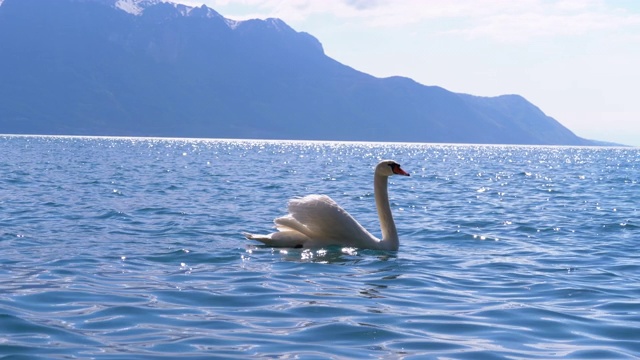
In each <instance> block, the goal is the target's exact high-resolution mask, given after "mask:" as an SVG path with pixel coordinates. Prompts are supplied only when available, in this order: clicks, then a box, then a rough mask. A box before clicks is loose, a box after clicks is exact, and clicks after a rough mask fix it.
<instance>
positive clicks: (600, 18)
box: [171, 0, 640, 146]
mask: <svg viewBox="0 0 640 360" xmlns="http://www.w3.org/2000/svg"><path fill="white" fill-rule="evenodd" d="M171 1H172V2H178V3H183V4H186V5H190V6H201V5H206V6H208V7H210V8H212V9H214V10H216V11H217V12H218V13H220V14H221V15H223V16H224V17H226V18H229V19H233V20H246V19H252V18H258V19H266V18H270V17H275V18H280V19H282V20H283V21H285V22H286V23H287V24H288V25H289V26H291V27H292V28H293V29H295V30H296V31H304V32H307V33H310V34H311V35H313V36H314V37H316V38H317V39H318V40H319V41H320V42H321V43H322V45H323V47H324V50H325V53H326V54H327V55H328V56H330V57H332V58H333V59H335V60H337V61H339V62H341V63H343V64H345V65H348V66H351V67H352V68H355V69H357V70H359V71H362V72H365V73H368V74H371V75H373V76H377V77H388V76H405V77H409V78H412V79H413V80H415V81H417V82H419V83H421V84H424V85H437V86H441V87H443V88H445V89H447V90H450V91H453V92H458V93H466V94H472V95H477V96H497V95H503V94H518V95H522V96H523V97H525V98H526V99H527V100H529V101H530V102H531V103H533V104H534V105H536V106H537V107H539V108H540V109H541V110H542V111H543V112H545V113H546V114H547V115H549V116H551V117H553V118H555V119H556V120H558V121H559V122H560V123H561V124H563V125H564V126H565V127H567V128H569V129H570V130H572V131H573V132H574V133H576V134H577V135H578V136H581V137H584V138H588V139H595V140H602V141H611V142H616V143H620V144H626V145H634V146H640V1H639V0H517V1H512V0H289V1H282V0H280V1H279V0H171Z"/></svg>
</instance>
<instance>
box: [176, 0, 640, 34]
mask: <svg viewBox="0 0 640 360" xmlns="http://www.w3.org/2000/svg"><path fill="white" fill-rule="evenodd" d="M175 1H179V2H182V3H187V4H190V5H197V4H202V3H205V4H207V5H208V6H211V7H213V8H214V9H216V10H218V9H217V8H221V7H228V8H231V7H232V6H233V7H234V8H235V9H244V11H245V12H236V13H228V14H223V15H225V16H227V17H230V18H233V19H236V20H242V19H247V18H267V17H278V18H281V19H283V20H284V21H285V22H289V23H295V22H302V21H304V20H306V19H307V18H309V17H312V16H314V15H328V16H331V17H333V18H335V19H337V20H338V21H348V22H358V23H359V24H360V25H361V26H369V27H407V26H411V25H416V24H420V23H427V22H434V21H437V22H440V23H441V25H440V28H445V29H446V30H444V32H446V33H450V34H455V35H462V36H465V37H468V38H487V39H491V40H497V41H523V40H528V39H531V38H537V37H546V36H558V35H559V36H577V35H583V34H587V33H590V32H596V31H605V30H619V29H624V28H629V27H633V28H634V29H640V14H637V13H631V12H629V11H625V10H624V9H621V8H616V7H615V6H614V5H609V4H607V3H606V2H604V1H603V0H555V1H549V0H518V1H510V0H457V1H450V0H393V1H392V0H323V1H317V0H288V1H282V0H234V1H230V0H200V1H197V0H175ZM247 9H251V10H250V11H248V12H247Z"/></svg>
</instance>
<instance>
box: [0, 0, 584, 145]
mask: <svg viewBox="0 0 640 360" xmlns="http://www.w3.org/2000/svg"><path fill="white" fill-rule="evenodd" d="M0 1H1V0H0ZM0 99H1V101H0V133H20V134H68V135H127V136H170V137H214V138H269V139H316V140H365V141H415V142H450V143H502V144H558V145H593V144H595V142H592V141H590V140H585V139H582V138H580V137H577V136H576V135H574V134H573V133H572V132H571V131H569V130H568V129H567V128H565V127H564V126H562V125H561V124H560V123H559V122H557V121H556V120H554V119H553V118H551V117H548V116H546V115H545V114H544V113H543V112H542V111H541V110H540V109H538V108H537V107H536V106H534V105H533V104H531V103H529V102H528V101H527V100H525V99H524V98H522V97H521V96H517V95H505V96H498V97H491V98H487V97H477V96H471V95H466V94H457V93H453V92H450V91H447V90H445V89H443V88H440V87H437V86H424V85H421V84H418V83H416V82H415V81H413V80H411V79H408V78H403V77H391V78H382V79H381V78H376V77H373V76H370V75H367V74H365V73H362V72H359V71H357V70H354V69H353V68H351V67H348V66H345V65H343V64H341V63H339V62H337V61H335V60H333V59H331V58H329V57H328V56H326V55H325V54H324V51H323V48H322V45H321V44H320V42H319V41H318V40H317V39H315V38H314V37H313V36H311V35H309V34H306V33H303V32H296V31H295V30H293V29H292V28H290V27H289V26H288V25H287V24H285V23H284V22H282V21H281V20H278V19H266V20H248V21H242V22H235V21H231V20H229V19H225V18H224V17H223V16H221V15H220V14H218V13H217V12H215V11H214V10H212V9H210V8H207V7H205V6H202V7H197V8H191V7H187V6H183V5H176V4H171V3H162V2H160V1H157V0H4V2H2V4H1V5H0Z"/></svg>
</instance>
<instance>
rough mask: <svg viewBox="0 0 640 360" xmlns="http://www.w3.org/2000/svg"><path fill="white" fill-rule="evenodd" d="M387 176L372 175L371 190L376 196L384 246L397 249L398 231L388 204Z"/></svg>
mask: <svg viewBox="0 0 640 360" xmlns="http://www.w3.org/2000/svg"><path fill="white" fill-rule="evenodd" d="M387 184H388V177H387V176H381V175H374V177H373V191H374V195H375V198H376V208H377V209H378V218H379V219H380V229H381V230H382V242H383V243H385V248H389V249H393V250H395V249H398V245H399V244H398V243H399V241H398V231H397V230H396V224H395V223H394V222H393V216H392V215H391V208H390V206H389V193H388V191H387Z"/></svg>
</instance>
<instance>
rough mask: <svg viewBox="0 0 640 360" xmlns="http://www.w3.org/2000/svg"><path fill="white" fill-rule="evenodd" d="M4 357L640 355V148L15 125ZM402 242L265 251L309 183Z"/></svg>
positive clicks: (6, 178)
mask: <svg viewBox="0 0 640 360" xmlns="http://www.w3.org/2000/svg"><path fill="white" fill-rule="evenodd" d="M0 152H1V153H2V154H3V156H2V159H1V160H0V173H1V174H2V178H1V179H0V246H2V256H1V257H0V356H5V355H17V356H22V357H17V358H36V359H37V358H43V359H44V358H47V359H48V358H93V359H130V358H149V359H151V358H177V357H188V358H203V359H211V358H225V359H229V358H239V359H240V358H242V359H245V358H247V357H257V358H304V359H315V358H336V359H340V358H358V359H367V358H371V359H374V358H408V359H409V358H416V359H418V358H420V359H425V358H427V359H428V358H432V359H438V358H441V359H449V358H455V359H550V358H572V359H598V358H602V359H605V358H606V359H618V358H619V359H629V358H636V357H638V356H640V337H639V335H638V334H639V333H638V329H639V328H640V301H638V298H640V265H639V263H640V256H639V255H638V251H637V248H638V245H639V241H640V229H639V226H640V220H638V219H639V218H640V217H639V215H640V214H639V212H638V208H639V204H640V201H639V200H638V199H640V188H639V185H638V180H639V177H640V175H639V174H640V171H639V170H640V150H639V149H633V148H571V147H517V146H458V145H425V144H364V143H306V142H266V141H223V140H176V139H173V140H160V139H112V138H73V137H13V136H4V137H0ZM385 158H391V159H395V160H396V161H398V162H399V163H400V164H402V166H403V168H404V169H405V170H407V171H408V172H410V173H411V177H410V178H405V177H394V178H391V182H390V186H389V191H390V198H391V207H392V210H393V212H394V216H395V219H396V223H397V227H398V231H399V235H400V239H401V246H400V250H399V251H398V252H380V251H371V250H361V249H341V248H329V249H318V250H314V251H309V250H301V249H272V248H270V247H265V246H261V245H259V244H258V243H256V242H252V241H248V240H245V239H244V238H243V236H242V235H241V232H242V231H251V232H265V233H266V232H269V231H271V230H272V221H273V219H274V218H275V217H277V216H280V215H283V214H284V213H285V211H286V202H287V200H288V199H289V198H291V197H294V196H303V195H307V194H311V193H323V194H327V195H330V196H331V197H332V198H333V199H334V200H336V201H337V202H338V203H339V204H341V205H342V206H343V207H344V208H346V209H347V210H348V211H349V212H350V213H351V214H352V215H353V216H354V217H355V218H356V219H358V220H359V221H360V222H361V223H362V224H363V225H364V226H365V227H367V228H368V229H369V230H370V231H372V232H373V233H374V234H379V228H378V223H377V216H376V213H375V205H374V199H373V193H372V191H373V190H372V171H373V167H374V166H375V164H376V163H377V162H378V161H379V160H380V159H385Z"/></svg>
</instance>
